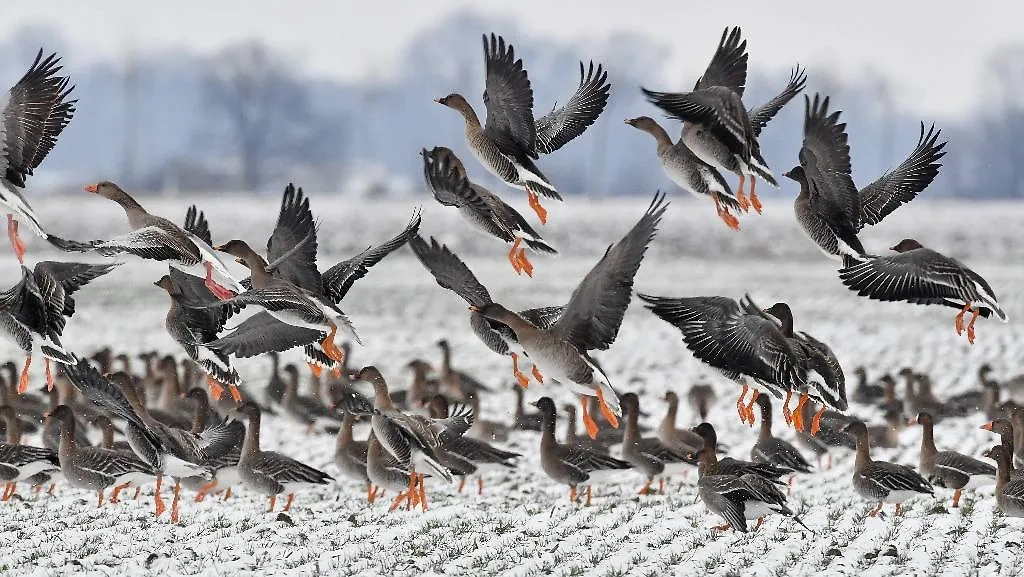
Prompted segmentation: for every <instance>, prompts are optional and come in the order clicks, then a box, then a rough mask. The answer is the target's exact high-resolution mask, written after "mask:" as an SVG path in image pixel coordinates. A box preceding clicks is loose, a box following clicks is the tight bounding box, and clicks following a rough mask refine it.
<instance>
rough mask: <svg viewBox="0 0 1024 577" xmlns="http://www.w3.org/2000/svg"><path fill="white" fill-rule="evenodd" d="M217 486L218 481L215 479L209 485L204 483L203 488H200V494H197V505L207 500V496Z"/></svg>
mask: <svg viewBox="0 0 1024 577" xmlns="http://www.w3.org/2000/svg"><path fill="white" fill-rule="evenodd" d="M216 486H217V479H214V480H212V481H210V482H208V483H203V485H202V486H201V487H199V492H198V493H196V503H201V502H202V501H203V499H205V498H206V494H207V493H209V492H210V491H212V490H213V488H214V487H216Z"/></svg>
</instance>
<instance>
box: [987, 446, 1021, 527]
mask: <svg viewBox="0 0 1024 577" xmlns="http://www.w3.org/2000/svg"><path fill="white" fill-rule="evenodd" d="M984 456H985V457H986V458H989V459H992V460H994V461H995V462H996V464H997V465H998V468H999V472H998V474H997V477H996V506H997V507H999V511H1001V512H1002V513H1003V515H1006V516H1007V517H1024V479H1021V478H1019V477H1012V476H1011V473H1012V471H1013V462H1012V461H1013V457H1012V456H1011V455H1010V453H1009V452H1008V451H1007V450H1006V448H1005V447H1002V446H1000V445H996V446H994V447H992V448H991V449H989V450H987V451H985V454H984Z"/></svg>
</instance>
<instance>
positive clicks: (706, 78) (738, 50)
mask: <svg viewBox="0 0 1024 577" xmlns="http://www.w3.org/2000/svg"><path fill="white" fill-rule="evenodd" d="M746 85H747V41H746V40H743V39H742V35H741V32H740V27H739V26H735V27H733V28H731V29H730V28H726V29H725V30H724V31H723V32H722V39H721V40H719V41H718V48H717V49H716V50H715V54H714V56H712V57H711V62H709V63H708V67H707V69H706V70H705V71H704V74H702V75H701V77H700V78H698V79H697V83H696V84H695V85H694V86H693V89H694V90H700V89H702V88H708V87H710V86H725V87H727V88H731V89H732V90H733V92H735V93H736V94H739V95H740V96H743V90H744V89H745V88H746Z"/></svg>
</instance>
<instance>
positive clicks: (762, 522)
mask: <svg viewBox="0 0 1024 577" xmlns="http://www.w3.org/2000/svg"><path fill="white" fill-rule="evenodd" d="M751 180H753V179H751ZM761 525H764V517H763V516H762V517H758V518H757V523H756V524H755V525H754V528H753V529H752V530H753V531H757V530H758V529H760V528H761Z"/></svg>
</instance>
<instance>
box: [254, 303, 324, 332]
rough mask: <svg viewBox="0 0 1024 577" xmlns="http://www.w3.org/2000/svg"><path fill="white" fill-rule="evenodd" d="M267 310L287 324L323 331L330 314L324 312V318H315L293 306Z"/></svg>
mask: <svg viewBox="0 0 1024 577" xmlns="http://www.w3.org/2000/svg"><path fill="white" fill-rule="evenodd" d="M322 308H323V307H321V309H322ZM266 310H267V313H268V314H269V315H270V316H272V317H274V318H275V319H277V320H279V321H281V322H282V323H284V324H286V325H292V326H293V327H302V328H306V329H314V330H318V331H323V330H325V329H326V325H327V322H326V321H327V319H328V318H329V317H328V315H326V314H323V317H322V318H317V319H313V318H310V317H309V316H308V315H306V314H303V312H301V311H298V310H295V309H292V308H287V309H280V310H276V311H272V310H269V309H266ZM321 312H322V311H321Z"/></svg>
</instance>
